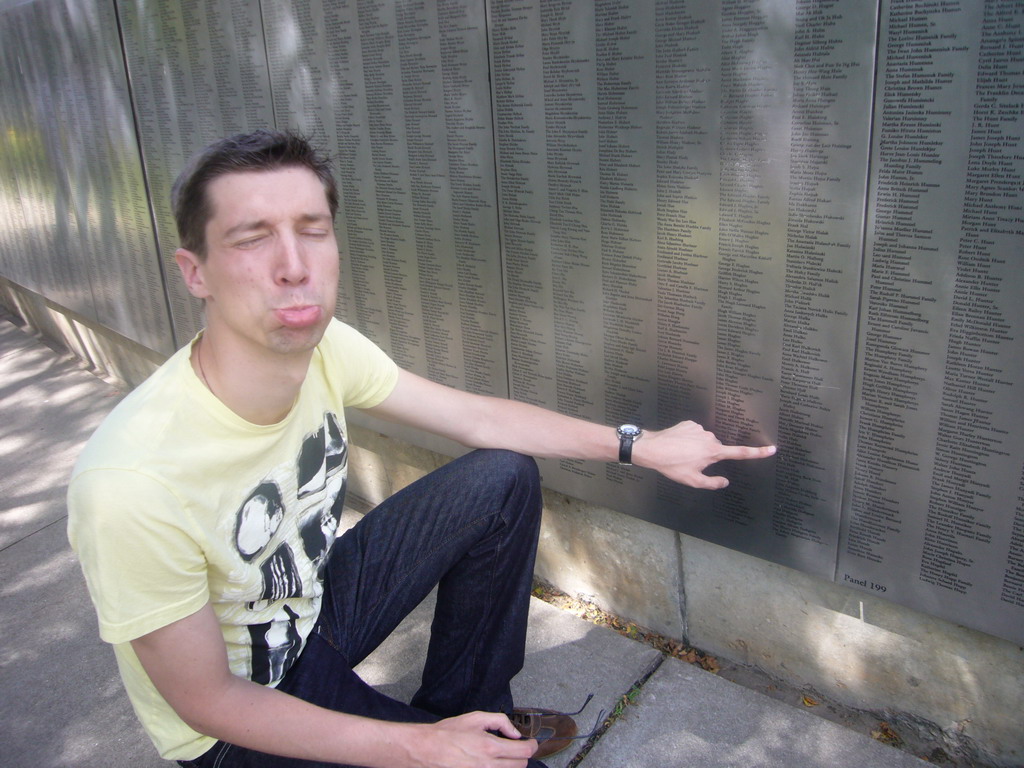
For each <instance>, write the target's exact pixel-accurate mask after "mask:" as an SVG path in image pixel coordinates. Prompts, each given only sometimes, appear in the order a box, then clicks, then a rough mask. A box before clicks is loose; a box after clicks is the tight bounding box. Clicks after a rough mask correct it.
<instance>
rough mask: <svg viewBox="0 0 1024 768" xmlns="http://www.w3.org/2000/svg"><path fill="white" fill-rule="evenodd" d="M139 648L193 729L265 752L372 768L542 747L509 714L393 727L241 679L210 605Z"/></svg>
mask: <svg viewBox="0 0 1024 768" xmlns="http://www.w3.org/2000/svg"><path fill="white" fill-rule="evenodd" d="M132 648H133V649H134V651H135V653H136V655H137V656H138V657H139V661H140V662H141V663H142V666H143V668H144V669H145V670H146V674H148V675H149V677H150V679H151V680H152V681H153V684H154V685H155V686H156V688H157V690H158V691H159V692H160V694H161V695H162V696H163V697H164V698H165V699H166V700H167V703H168V704H170V705H171V707H173V708H174V710H175V712H177V713H178V716H179V717H181V719H182V720H184V721H185V722H186V723H187V724H188V725H189V726H190V727H192V728H193V729H195V730H197V731H199V732H200V733H203V734H206V735H208V736H212V737H214V738H216V739H220V740H222V741H226V742H229V743H231V744H237V745H239V746H243V747H247V748H250V749H255V750H258V751H261V752H267V753H270V754H277V755H283V756H287V757H299V758H304V759H307V760H318V761H322V762H336V763H345V764H350V765H365V766H371V768H372V767H373V766H381V768H384V767H386V766H408V767H409V768H427V767H428V766H429V767H430V768H442V767H443V768H477V766H486V767H487V768H525V766H526V764H527V760H528V758H529V757H530V756H531V755H532V754H533V753H534V751H535V750H536V748H537V742H536V741H534V740H532V739H519V733H518V731H516V729H515V728H514V727H513V726H512V724H511V723H510V722H509V720H508V718H507V717H506V716H505V715H502V714H492V713H485V712H472V713H470V714H468V715H462V716H460V717H453V718H450V719H448V720H442V721H441V722H439V723H435V724H427V725H424V724H418V723H390V722H384V721H381V720H371V719H368V718H364V717H357V716H355V715H346V714H342V713H340V712H332V711H330V710H327V709H323V708H321V707H317V706H314V705H312V704H309V703H308V702H305V701H302V700H300V699H297V698H295V697H294V696H289V695H288V694H286V693H282V692H281V691H277V690H274V689H273V688H266V687H264V686H262V685H258V684H257V683H253V682H251V681H249V680H245V679H243V678H240V677H235V676H234V675H232V674H231V672H230V670H229V668H228V660H227V652H226V650H225V646H224V639H223V636H222V635H221V632H220V627H219V625H218V623H217V617H216V614H214V612H213V608H212V607H211V606H210V605H209V604H207V605H206V606H205V607H204V608H202V609H200V610H199V611H197V612H196V613H194V614H192V615H191V616H188V617H186V618H184V619H181V620H180V621H176V622H174V623H172V624H169V625H167V626H166V627H163V628H161V629H158V630H156V631H155V632H151V633H150V634H148V635H144V636H143V637H141V638H139V639H137V640H133V641H132ZM488 731H496V732H500V733H502V734H503V735H505V736H507V737H509V738H507V739H502V738H499V737H497V736H494V735H492V734H491V733H488Z"/></svg>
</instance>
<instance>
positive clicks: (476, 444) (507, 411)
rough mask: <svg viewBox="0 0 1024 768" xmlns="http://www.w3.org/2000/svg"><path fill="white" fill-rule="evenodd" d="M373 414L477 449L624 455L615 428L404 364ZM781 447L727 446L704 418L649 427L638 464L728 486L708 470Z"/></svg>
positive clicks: (698, 484)
mask: <svg viewBox="0 0 1024 768" xmlns="http://www.w3.org/2000/svg"><path fill="white" fill-rule="evenodd" d="M369 412H370V413H372V414H374V415H376V416H380V417H381V418H384V419H388V420H390V421H397V422H401V423H403V424H408V425H410V426H414V427H418V428H420V429H424V430H426V431H428V432H433V433H435V434H438V435H443V436H444V437H448V438H451V439H453V440H455V441H457V442H459V443H462V444H463V445H466V446H468V447H470V448H508V449H510V450H514V451H519V452H520V453H525V454H529V455H531V456H539V457H545V458H562V459H594V460H597V461H617V460H618V452H619V441H618V437H617V436H616V434H615V429H614V428H612V427H608V426H603V425H600V424H593V423H591V422H588V421H583V420H581V419H574V418H572V417H570V416H563V415H561V414H558V413H555V412H554V411H549V410H546V409H544V408H539V407H537V406H534V405H528V404H526V403H519V402H516V401H514V400H505V399H503V398H497V397H484V396H481V395H472V394H468V393H466V392H462V391H459V390H457V389H452V388H451V387H446V386H443V385H441V384H435V383H434V382H432V381H429V380H428V379H424V378H423V377H421V376H417V375H416V374H414V373H410V372H408V371H401V372H400V373H399V376H398V384H397V385H396V386H395V389H394V391H392V393H391V394H390V395H389V396H388V398H387V399H386V400H384V402H383V403H381V404H380V405H378V406H376V407H375V408H372V409H370V411H369ZM773 453H775V446H762V447H748V446H732V445H722V443H721V442H720V441H719V440H718V438H716V437H715V436H714V435H713V434H711V433H710V432H708V431H707V430H705V429H704V428H703V427H701V426H700V425H699V424H696V423H694V422H692V421H684V422H682V423H680V424H677V425H675V426H674V427H670V428H668V429H663V430H660V431H656V432H655V431H647V432H645V434H644V436H643V438H642V439H641V440H639V441H637V443H636V444H635V445H634V447H633V463H634V464H636V465H638V466H644V467H649V468H651V469H655V470H657V471H658V472H661V473H662V474H663V475H665V476H666V477H668V478H670V479H671V480H675V481H676V482H679V483H684V484H686V485H690V486H693V487H694V488H724V487H725V486H726V485H728V484H729V481H728V480H726V479H725V478H724V477H713V476H709V475H705V474H704V470H705V468H707V467H708V466H710V465H711V464H714V463H715V462H717V461H722V460H725V459H761V458H765V457H767V456H771V455H772V454H773Z"/></svg>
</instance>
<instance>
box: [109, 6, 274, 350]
mask: <svg viewBox="0 0 1024 768" xmlns="http://www.w3.org/2000/svg"><path fill="white" fill-rule="evenodd" d="M118 13H119V15H120V19H121V26H122V32H123V35H124V41H125V58H126V60H127V62H128V72H129V77H130V80H131V86H132V94H133V96H134V99H135V104H136V110H137V112H136V117H137V120H138V125H139V132H140V142H141V144H142V153H143V161H144V163H145V166H146V174H147V179H148V183H149V192H150V196H151V199H152V204H153V210H154V216H155V219H156V224H157V241H158V243H159V250H160V256H161V259H162V260H163V265H164V271H165V273H166V275H167V288H166V290H167V293H168V296H169V301H170V306H171V319H172V321H173V324H174V342H175V345H176V346H182V345H184V344H185V343H187V342H188V340H189V339H190V338H192V336H194V335H195V333H196V332H197V331H198V330H199V329H200V327H201V326H202V312H201V305H200V303H199V302H198V301H197V300H195V299H193V298H192V297H191V296H190V295H189V293H188V291H187V290H186V289H185V286H184V284H183V282H182V280H181V278H180V276H179V274H178V267H177V265H176V264H175V261H174V251H175V249H176V248H177V247H178V234H177V228H176V226H175V224H174V216H173V214H172V212H171V204H170V191H171V185H172V184H173V183H174V179H175V178H176V177H177V175H178V173H179V172H180V171H181V169H182V168H183V167H184V165H185V163H186V162H187V160H188V159H189V158H190V157H191V156H192V155H193V154H194V153H195V152H197V151H199V150H200V149H202V148H203V147H205V146H206V145H207V144H209V143H210V142H211V141H214V140H215V139H218V138H221V137H223V136H228V135H230V134H233V133H238V132H241V131H248V130H255V129H257V128H272V127H273V125H274V115H273V109H272V106H271V101H270V84H269V80H268V76H267V64H266V56H265V53H264V42H263V27H262V23H261V19H260V13H259V7H258V5H257V4H255V3H250V2H247V0H180V1H179V0H173V2H172V0H157V1H156V2H154V1H153V0H119V2H118Z"/></svg>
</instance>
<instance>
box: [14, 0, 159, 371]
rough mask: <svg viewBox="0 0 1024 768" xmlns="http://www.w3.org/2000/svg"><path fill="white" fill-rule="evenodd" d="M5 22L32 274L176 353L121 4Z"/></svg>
mask: <svg viewBox="0 0 1024 768" xmlns="http://www.w3.org/2000/svg"><path fill="white" fill-rule="evenodd" d="M5 21H8V22H9V25H8V24H5V29H7V30H8V31H7V32H6V33H5V36H6V37H8V40H7V42H8V43H9V44H10V45H11V52H10V53H8V54H7V55H6V56H5V69H7V71H9V72H16V73H17V74H18V77H19V81H20V83H19V85H20V88H22V90H21V92H20V94H19V95H20V97H21V98H20V99H18V96H15V100H16V101H17V100H20V101H21V104H20V109H18V106H19V105H15V114H16V116H15V118H14V121H15V122H14V124H13V125H12V126H11V128H10V129H9V130H13V132H14V133H13V136H12V135H11V134H10V133H9V134H8V141H10V142H12V143H13V144H15V145H16V149H15V150H14V152H13V154H14V159H13V163H14V165H15V166H16V167H18V176H17V182H16V184H17V188H18V192H19V194H20V197H21V207H22V224H23V226H25V227H26V228H27V230H28V231H29V236H28V240H29V242H30V243H31V247H30V252H31V257H30V259H29V262H28V267H29V268H28V270H26V271H27V273H28V274H27V275H26V276H27V277H28V279H27V280H26V281H25V285H26V287H29V288H32V289H33V290H36V291H38V292H39V293H42V294H43V295H45V296H47V297H48V298H50V299H52V300H53V301H56V302H57V303H59V304H61V305H63V306H66V307H69V308H71V309H73V310H75V311H76V312H78V313H80V314H82V315H84V316H85V317H87V318H90V319H92V320H94V321H96V322H98V323H100V324H102V325H104V326H107V327H109V328H112V329H113V330H115V331H117V332H118V333H121V334H122V335H124V336H126V337H128V338H130V339H133V340H135V341H138V342H140V343H141V344H143V345H145V346H148V347H150V348H151V349H154V350H158V351H161V352H169V351H170V350H171V349H172V345H171V343H170V325H169V320H168V317H167V311H166V303H165V302H164V299H163V286H162V282H161V278H160V272H159V266H158V264H157V262H156V260H155V259H154V258H153V232H152V228H151V226H150V224H149V212H148V203H147V199H146V194H145V189H144V186H143V183H142V171H141V166H140V163H139V155H138V148H137V144H136V141H135V131H134V127H133V124H132V111H131V104H130V100H129V97H128V89H127V82H126V79H125V72H124V67H123V65H122V59H121V54H120V50H119V42H118V32H117V22H116V16H115V13H114V9H113V6H111V5H110V4H109V3H103V2H71V1H70V0H40V1H38V2H34V3H31V4H26V5H24V6H21V7H18V8H14V9H12V10H11V11H9V12H7V13H5ZM6 48H7V46H6V45H5V49H6ZM16 87H19V86H16ZM15 93H17V91H15ZM7 98H10V94H8V96H7ZM29 148H30V149H29ZM143 295H144V296H147V297H148V298H149V299H150V300H147V301H138V300H135V297H138V296H143Z"/></svg>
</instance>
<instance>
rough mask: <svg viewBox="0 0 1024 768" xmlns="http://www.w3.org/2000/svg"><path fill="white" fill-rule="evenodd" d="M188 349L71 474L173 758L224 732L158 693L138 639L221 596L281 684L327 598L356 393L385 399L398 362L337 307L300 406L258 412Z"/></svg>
mask: <svg viewBox="0 0 1024 768" xmlns="http://www.w3.org/2000/svg"><path fill="white" fill-rule="evenodd" d="M189 353H190V347H186V348H184V349H182V350H179V351H178V352H177V353H176V354H175V355H174V356H172V357H171V358H170V360H168V361H167V363H165V364H164V365H163V366H162V367H161V368H160V369H159V370H158V371H157V372H156V373H154V374H153V376H151V377H150V378H149V379H148V380H147V381H146V382H144V383H143V384H142V385H141V386H140V387H139V388H138V389H136V390H135V391H134V392H132V393H131V394H130V395H129V396H128V397H126V398H125V399H124V401H123V402H121V403H120V404H119V405H118V406H117V408H115V409H114V411H113V412H112V413H111V414H110V416H109V417H108V418H107V419H106V421H104V423H103V424H102V425H101V426H100V428H99V429H98V430H97V431H96V433H95V434H94V435H93V437H92V438H91V439H90V441H89V443H88V444H87V445H86V447H85V450H84V451H83V453H82V455H81V457H80V458H79V460H78V463H77V464H76V466H75V469H74V472H73V473H72V478H71V483H70V486H69V490H68V538H69V539H70V541H71V545H72V547H73V548H74V550H75V551H76V553H77V554H78V556H79V559H80V560H81V563H82V570H83V571H84V573H85V578H86V582H87V584H88V586H89V592H90V595H91V597H92V600H93V603H94V605H95V607H96V612H97V614H98V617H99V628H100V636H101V637H102V638H103V639H104V640H105V641H107V642H109V643H112V644H113V647H114V652H115V655H116V657H117V662H118V667H119V669H120V672H121V677H122V679H123V680H124V684H125V688H126V689H127V691H128V696H129V698H130V699H131V702H132V706H133V707H134V708H135V712H136V714H137V715H138V717H139V719H140V721H141V722H142V724H143V726H144V727H145V729H146V731H147V732H148V733H149V735H150V737H151V738H152V739H153V742H154V744H155V745H156V747H157V749H158V750H159V752H160V754H161V755H162V756H163V757H165V758H167V759H171V760H191V759H194V758H196V757H198V756H199V755H202V754H203V753H204V752H206V751H207V750H208V749H209V748H210V747H211V746H212V745H213V744H214V739H212V738H210V737H208V736H203V735H201V734H199V733H197V732H195V731H194V730H192V729H191V728H189V727H188V726H187V725H186V724H185V723H184V722H182V720H181V719H180V718H179V717H178V716H177V715H176V714H175V712H174V710H173V709H171V707H170V706H169V705H168V704H167V703H166V702H165V701H164V700H163V698H162V697H161V696H160V694H159V693H157V691H156V689H155V688H154V686H153V684H152V683H151V682H150V680H149V678H148V677H147V676H146V673H145V672H144V671H143V669H142V667H141V665H140V664H139V661H138V659H137V657H136V656H135V654H134V652H133V651H132V648H131V645H130V641H131V640H134V639H136V638H138V637H141V636H143V635H145V634H148V633H149V632H152V631H154V630H156V629H159V628H161V627H164V626H167V625H168V624H171V623H172V622H175V621H177V620H179V619H183V618H185V617H186V616H190V615H192V614H193V613H195V612H196V611H198V610H199V609H200V608H202V607H203V606H204V605H206V603H207V602H210V603H211V604H212V606H213V609H214V611H215V612H216V614H217V617H218V619H219V620H220V624H221V629H222V631H223V633H224V640H225V643H226V644H227V649H228V661H229V664H230V667H231V671H232V673H233V674H235V675H239V676H241V677H245V678H248V679H251V680H254V681H256V682H259V683H263V684H265V685H269V686H275V685H277V683H278V682H280V680H281V678H282V676H283V675H284V673H285V671H286V670H287V669H288V668H289V667H290V666H291V664H292V662H293V661H294V660H295V658H296V657H297V656H298V655H299V653H300V652H301V651H302V648H303V646H304V643H305V640H306V637H307V636H308V635H309V632H310V631H311V629H312V628H313V625H314V623H315V622H316V619H317V616H318V615H319V612H320V597H321V594H322V592H323V584H322V568H323V565H324V561H325V559H326V556H327V553H328V551H329V550H330V547H331V544H332V543H333V541H334V534H335V530H336V529H337V525H338V521H339V519H340V517H341V509H342V505H343V502H344V495H345V493H344V491H345V484H346V477H347V469H348V460H347V459H348V447H347V439H346V430H345V414H344V410H343V409H344V408H345V407H346V406H353V407H357V408H369V407H372V406H374V405H377V404H379V403H380V402H382V401H383V400H384V399H385V398H386V397H387V396H388V395H389V394H390V393H391V391H392V389H393V388H394V386H395V382H396V381H397V376H398V369H397V367H396V366H395V364H394V363H393V362H392V361H391V360H390V359H389V358H388V357H387V355H385V354H384V352H382V351H381V350H380V349H379V348H378V347H377V346H376V345H374V344H373V343H372V342H370V341H369V340H368V339H366V338H365V337H363V336H362V335H360V334H359V333H358V332H356V331H355V330H353V329H352V328H350V327H348V326H346V325H344V324H342V323H340V322H338V321H333V322H332V323H331V324H330V326H329V327H328V329H327V332H326V333H325V335H324V338H323V340H322V341H321V342H320V344H319V345H318V346H317V348H316V350H315V352H314V354H313V358H312V361H311V363H310V369H309V373H308V375H307V376H306V380H305V382H304V383H303V385H302V389H301V391H300V393H299V397H298V399H297V400H296V402H295V405H294V407H293V408H292V410H291V412H290V413H289V414H288V416H287V417H286V418H285V419H284V420H283V421H281V422H280V423H278V424H273V425H270V426H258V425H254V424H251V423H249V422H247V421H245V420H243V419H241V418H239V417H238V416H237V415H236V414H235V413H233V412H232V411H231V410H230V409H228V408H227V407H225V406H224V405H223V404H222V403H221V402H220V401H219V400H217V398H215V397H214V396H213V395H212V394H211V393H210V392H209V390H207V389H206V387H205V386H203V384H202V383H201V382H200V381H199V379H198V378H197V377H196V375H195V373H194V371H193V370H192V367H191V365H190V363H189Z"/></svg>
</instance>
